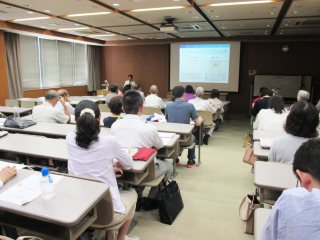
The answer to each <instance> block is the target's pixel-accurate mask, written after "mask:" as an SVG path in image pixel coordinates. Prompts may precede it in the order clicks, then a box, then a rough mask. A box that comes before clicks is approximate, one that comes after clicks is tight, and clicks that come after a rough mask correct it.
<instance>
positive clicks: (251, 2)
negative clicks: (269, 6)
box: [209, 0, 274, 7]
mask: <svg viewBox="0 0 320 240" xmlns="http://www.w3.org/2000/svg"><path fill="white" fill-rule="evenodd" d="M272 2H274V1H273V0H262V1H243V2H223V3H213V4H210V5H209V6H211V7H221V6H234V5H247V4H261V3H272Z"/></svg>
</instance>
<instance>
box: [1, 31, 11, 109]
mask: <svg viewBox="0 0 320 240" xmlns="http://www.w3.org/2000/svg"><path fill="white" fill-rule="evenodd" d="M8 97H9V90H8V80H7V60H6V50H5V45H4V32H2V31H0V106H4V104H5V100H6V99H7V98H8Z"/></svg>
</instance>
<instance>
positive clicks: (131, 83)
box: [123, 74, 136, 87]
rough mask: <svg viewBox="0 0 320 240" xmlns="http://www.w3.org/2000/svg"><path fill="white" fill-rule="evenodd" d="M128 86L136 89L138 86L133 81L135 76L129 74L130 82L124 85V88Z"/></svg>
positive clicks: (127, 81)
mask: <svg viewBox="0 0 320 240" xmlns="http://www.w3.org/2000/svg"><path fill="white" fill-rule="evenodd" d="M127 85H131V87H134V86H135V85H136V83H135V82H134V80H133V75H132V74H129V75H128V80H126V81H125V82H124V84H123V86H124V87H125V86H127Z"/></svg>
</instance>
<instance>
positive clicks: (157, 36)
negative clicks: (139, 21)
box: [131, 32, 173, 40]
mask: <svg viewBox="0 0 320 240" xmlns="http://www.w3.org/2000/svg"><path fill="white" fill-rule="evenodd" d="M131 36H133V37H136V38H139V39H147V40H148V39H150V40H151V39H170V38H173V37H172V36H170V35H168V34H165V33H161V32H159V33H151V34H132V35H131Z"/></svg>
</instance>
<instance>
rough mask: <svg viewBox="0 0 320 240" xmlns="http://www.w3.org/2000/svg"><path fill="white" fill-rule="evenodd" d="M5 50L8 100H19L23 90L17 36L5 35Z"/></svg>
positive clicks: (12, 34)
mask: <svg viewBox="0 0 320 240" xmlns="http://www.w3.org/2000/svg"><path fill="white" fill-rule="evenodd" d="M5 48H6V54H7V72H8V85H9V98H10V99H17V98H21V97H22V96H23V90H22V82H21V65H20V43H19V35H18V34H15V33H5Z"/></svg>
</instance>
